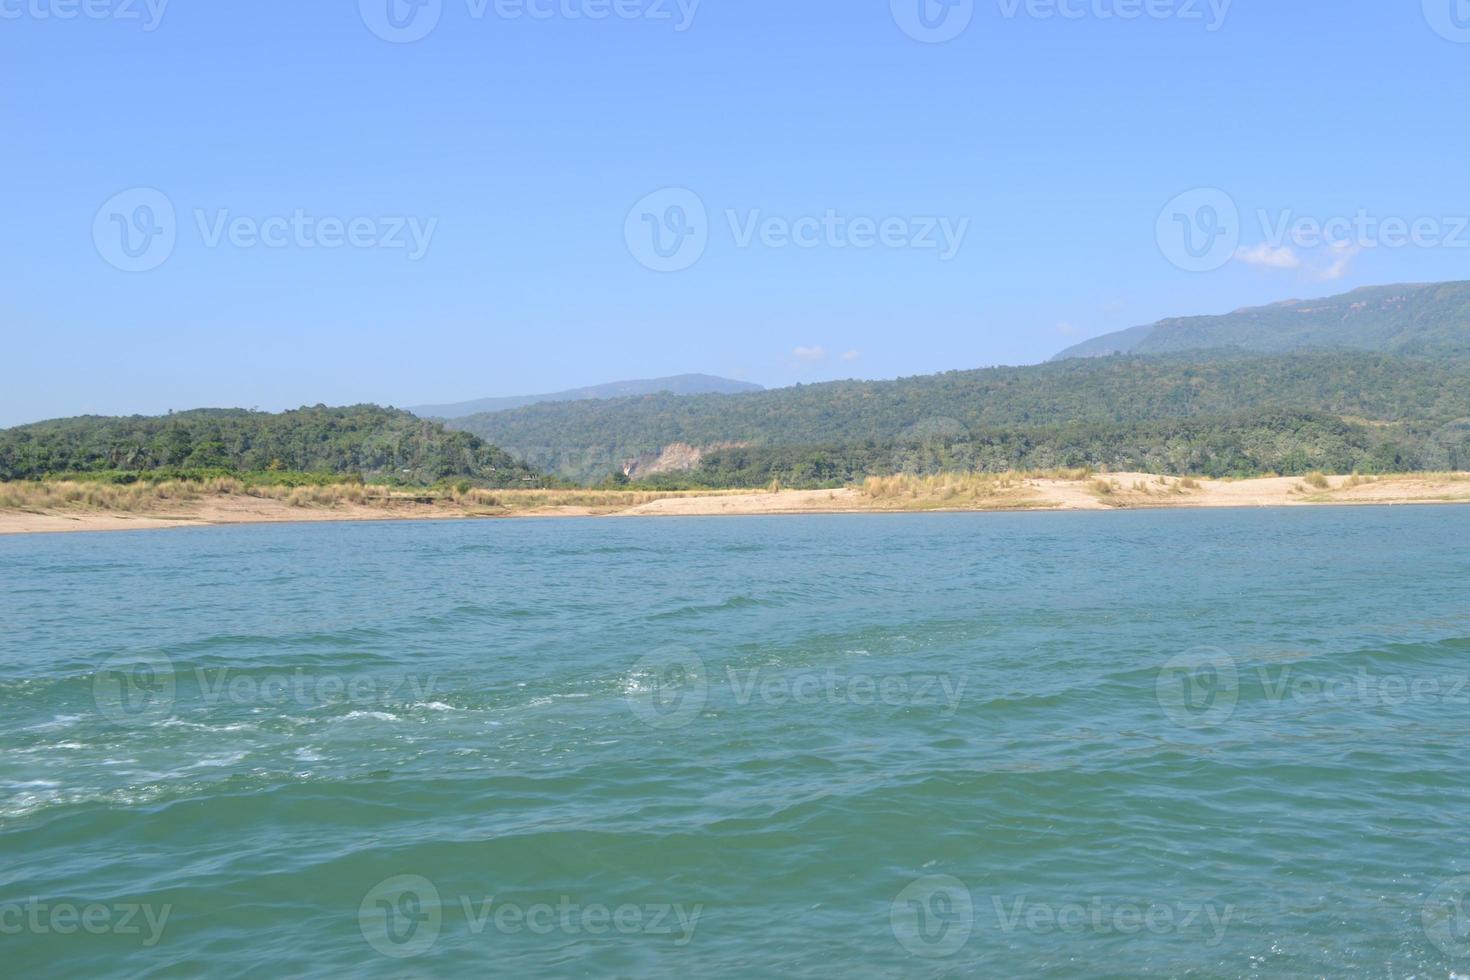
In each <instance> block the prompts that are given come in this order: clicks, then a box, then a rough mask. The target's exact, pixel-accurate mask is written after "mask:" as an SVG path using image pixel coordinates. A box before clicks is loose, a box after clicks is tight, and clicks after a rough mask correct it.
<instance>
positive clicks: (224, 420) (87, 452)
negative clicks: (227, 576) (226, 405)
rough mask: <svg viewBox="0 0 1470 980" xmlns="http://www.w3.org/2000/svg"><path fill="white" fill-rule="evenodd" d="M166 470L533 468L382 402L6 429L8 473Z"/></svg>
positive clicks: (458, 471) (396, 475)
mask: <svg viewBox="0 0 1470 980" xmlns="http://www.w3.org/2000/svg"><path fill="white" fill-rule="evenodd" d="M159 470H196V471H197V470H228V471H232V472H237V473H250V472H262V471H271V470H276V471H292V472H306V473H324V474H332V475H337V476H361V477H363V478H366V479H373V478H383V479H395V480H399V481H402V482H405V483H417V484H429V483H433V482H435V481H438V480H443V479H449V478H464V479H470V480H474V481H476V482H478V483H483V484H489V485H496V486H509V485H512V484H518V483H520V482H522V481H523V478H524V477H527V476H531V475H533V474H532V471H531V470H529V469H527V468H526V467H525V466H523V465H522V464H521V463H519V462H518V461H516V460H515V459H513V458H512V457H511V456H510V455H508V454H507V453H505V452H503V451H501V450H500V449H497V448H496V447H495V446H493V445H490V444H488V443H486V442H485V441H483V440H482V439H480V438H478V437H477V436H474V435H472V434H470V433H468V432H450V431H447V430H446V429H445V428H444V427H443V426H442V425H440V424H438V423H435V422H426V421H424V420H422V419H419V418H417V417H415V416H413V415H410V414H409V413H407V412H402V411H398V410H396V409H391V408H380V407H378V406H376V405H357V406H353V407H351V408H328V407H326V406H324V405H317V406H315V407H312V408H301V409H297V410H295V411H291V412H282V413H280V414H269V413H265V412H251V411H245V410H243V409H199V410H195V411H188V412H177V413H173V414H170V415H163V416H154V417H144V416H131V417H120V418H107V417H100V416H82V417H79V418H70V419H58V420H55V421H50V422H38V423H36V424H34V425H23V426H18V427H16V428H13V429H4V430H0V479H6V480H15V479H35V478H39V477H43V476H47V475H59V474H65V473H94V472H100V471H123V472H134V473H146V472H150V471H159Z"/></svg>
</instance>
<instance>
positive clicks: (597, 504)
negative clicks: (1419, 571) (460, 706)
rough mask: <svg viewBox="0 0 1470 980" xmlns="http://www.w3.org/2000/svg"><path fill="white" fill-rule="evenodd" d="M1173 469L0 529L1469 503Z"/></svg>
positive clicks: (1448, 483) (1468, 489) (253, 503)
mask: <svg viewBox="0 0 1470 980" xmlns="http://www.w3.org/2000/svg"><path fill="white" fill-rule="evenodd" d="M1322 482H1323V481H1322V480H1320V479H1319V480H1317V481H1316V483H1315V484H1313V483H1310V482H1309V481H1307V480H1304V479H1303V478H1298V477H1273V478H1266V479H1255V480H1199V481H1190V480H1183V481H1181V480H1178V479H1175V478H1173V477H1158V476H1152V475H1149V474H1145V473H1113V474H1107V475H1104V476H1089V477H1085V478H1081V479H1059V478H1042V477H1036V478H1031V477H1022V476H1009V477H993V478H992V477H982V478H974V477H957V478H950V479H946V478H943V477H940V478H933V479H929V480H904V479H902V478H894V479H892V480H888V481H878V483H877V484H875V483H870V484H869V485H868V486H866V487H864V488H845V489H839V490H785V491H778V492H774V493H773V492H767V491H741V492H724V493H675V494H655V493H629V492H619V491H611V492H605V493H602V492H597V491H560V492H559V491H506V492H503V493H497V494H495V496H494V500H493V504H488V505H487V503H486V502H484V501H469V500H460V501H456V500H451V499H444V500H434V501H428V502H426V501H425V499H424V498H419V499H414V498H407V497H392V498H384V499H378V500H368V501H365V502H354V501H339V502H334V503H321V504H309V505H306V506H302V505H300V504H293V503H291V502H289V501H286V500H280V499H271V498H267V497H255V496H249V495H246V494H239V493H232V494H200V495H197V496H193V497H191V498H185V499H178V498H173V499H167V500H159V501H157V502H156V503H155V504H147V505H144V506H142V507H139V508H137V509H134V510H130V511H127V512H122V511H115V510H106V509H98V508H92V507H87V506H78V505H70V506H53V507H44V508H36V509H26V510H19V509H0V534H35V533H53V532H63V531H136V530H148V529H157V528H171V527H198V526H209V525H228V524H278V523H297V522H306V521H396V520H456V519H467V518H494V517H604V516H606V517H658V516H664V517H705V516H740V515H760V514H773V515H774V514H844V513H903V512H923V511H932V512H940V511H1005V510H1120V509H1121V510H1126V509H1137V508H1158V507H1185V508H1188V507H1310V506H1322V505H1349V504H1430V503H1470V474H1425V475H1411V476H1389V477H1380V478H1377V479H1374V480H1371V481H1364V480H1361V479H1358V478H1349V477H1328V478H1326V481H1325V482H1326V486H1322V485H1320V484H1321V483H1322Z"/></svg>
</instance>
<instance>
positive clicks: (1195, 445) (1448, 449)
mask: <svg viewBox="0 0 1470 980" xmlns="http://www.w3.org/2000/svg"><path fill="white" fill-rule="evenodd" d="M1076 467H1106V468H1108V469H1110V470H1113V471H1128V470H1132V471H1144V472H1150V473H1170V474H1177V475H1196V476H1210V477H1223V476H1255V475H1259V474H1263V473H1281V474H1294V475H1301V474H1305V473H1309V472H1312V471H1314V470H1322V471H1325V472H1330V473H1351V472H1355V471H1356V472H1361V473H1400V472H1406V471H1425V470H1451V469H1454V470H1467V469H1470V422H1467V423H1464V424H1459V425H1453V424H1452V425H1448V426H1438V427H1430V428H1422V427H1419V426H1414V425H1403V426H1390V427H1383V426H1374V425H1368V424H1363V423H1352V422H1347V421H1344V420H1343V419H1340V418H1337V417H1336V416H1332V415H1324V414H1321V413H1313V412H1291V411H1284V410H1265V411H1260V412H1250V413H1245V414H1242V415H1235V416H1226V417H1216V416H1204V417H1199V418H1190V419H1177V420H1172V421H1167V422H1145V423H1135V424H1128V425H1119V424H1114V423H1089V422H1083V423H1074V424H1070V425H1060V426H1032V427H1023V428H1012V429H992V430H976V431H973V432H970V431H965V430H952V431H936V432H934V433H932V434H931V435H930V436H929V437H927V438H924V439H921V440H917V441H904V442H897V443H875V442H867V443H862V444H855V445H854V444H848V445H831V446H751V447H735V448H725V449H717V450H713V451H711V452H709V453H707V454H706V455H705V456H704V458H703V459H702V460H701V461H700V464H699V465H698V466H697V467H696V468H695V469H694V470H692V471H689V472H685V473H664V474H657V475H655V476H652V477H648V478H645V480H644V482H646V483H649V484H651V485H654V486H660V487H665V488H670V489H673V488H686V487H687V488H695V487H761V486H767V485H769V484H770V483H771V482H773V481H776V482H779V483H781V484H782V485H783V486H788V487H796V488H802V487H829V486H842V485H844V484H848V483H852V482H854V481H859V480H861V479H863V478H864V477H867V476H883V475H888V474H893V473H913V474H930V473H940V472H963V471H982V472H1004V471H1007V470H1051V469H1057V468H1076Z"/></svg>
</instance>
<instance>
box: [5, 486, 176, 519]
mask: <svg viewBox="0 0 1470 980" xmlns="http://www.w3.org/2000/svg"><path fill="white" fill-rule="evenodd" d="M198 496H199V486H198V484H193V483H184V482H173V481H169V482H165V483H156V484H137V483H135V484H131V485H127V486H118V485H115V484H110V483H75V482H71V481H61V482H57V483H41V482H37V481H31V480H23V481H16V482H13V483H0V508H3V509H6V510H20V511H30V512H42V511H52V510H110V511H119V512H123V513H136V512H138V511H143V510H149V509H152V508H153V507H155V506H157V505H158V504H160V503H163V502H165V501H167V502H177V501H183V500H194V499H197V498H198Z"/></svg>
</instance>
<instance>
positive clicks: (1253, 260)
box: [1235, 242, 1302, 269]
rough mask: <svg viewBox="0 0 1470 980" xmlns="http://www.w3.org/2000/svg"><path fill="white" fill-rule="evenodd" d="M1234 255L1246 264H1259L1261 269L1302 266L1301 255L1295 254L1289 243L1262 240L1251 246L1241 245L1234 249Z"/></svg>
mask: <svg viewBox="0 0 1470 980" xmlns="http://www.w3.org/2000/svg"><path fill="white" fill-rule="evenodd" d="M1235 257H1236V258H1237V259H1239V260H1240V261H1242V262H1244V263H1245V264H1246V265H1254V266H1259V267H1261V268H1263V269H1300V268H1301V267H1302V259H1301V256H1299V255H1297V254H1296V252H1294V251H1293V250H1292V249H1291V247H1290V246H1289V245H1272V244H1270V243H1269V242H1262V243H1261V244H1259V245H1256V246H1254V247H1252V248H1246V247H1245V246H1244V245H1242V246H1241V247H1240V248H1237V249H1236V250H1235Z"/></svg>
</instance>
